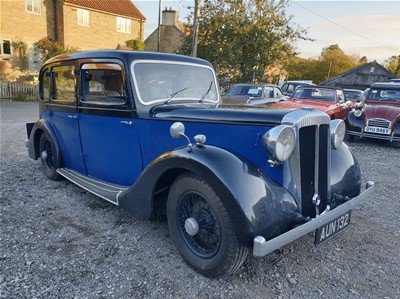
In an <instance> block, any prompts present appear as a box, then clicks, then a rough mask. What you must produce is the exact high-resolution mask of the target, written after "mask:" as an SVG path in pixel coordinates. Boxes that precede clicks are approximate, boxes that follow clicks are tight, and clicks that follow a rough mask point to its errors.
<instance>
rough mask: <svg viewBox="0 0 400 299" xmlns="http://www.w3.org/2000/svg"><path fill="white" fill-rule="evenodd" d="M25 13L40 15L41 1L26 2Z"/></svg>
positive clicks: (27, 0) (30, 0)
mask: <svg viewBox="0 0 400 299" xmlns="http://www.w3.org/2000/svg"><path fill="white" fill-rule="evenodd" d="M25 3H26V11H27V12H29V13H33V14H36V15H41V14H42V1H41V0H26V2H25Z"/></svg>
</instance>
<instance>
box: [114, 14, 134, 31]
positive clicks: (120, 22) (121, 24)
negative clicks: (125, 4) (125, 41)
mask: <svg viewBox="0 0 400 299" xmlns="http://www.w3.org/2000/svg"><path fill="white" fill-rule="evenodd" d="M131 27H132V23H131V20H130V19H125V18H121V17H117V31H118V32H124V33H131Z"/></svg>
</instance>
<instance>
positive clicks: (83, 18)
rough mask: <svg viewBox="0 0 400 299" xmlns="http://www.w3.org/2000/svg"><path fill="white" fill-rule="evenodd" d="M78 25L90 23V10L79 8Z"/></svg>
mask: <svg viewBox="0 0 400 299" xmlns="http://www.w3.org/2000/svg"><path fill="white" fill-rule="evenodd" d="M78 25H81V26H89V25H90V11H88V10H86V9H80V8H78Z"/></svg>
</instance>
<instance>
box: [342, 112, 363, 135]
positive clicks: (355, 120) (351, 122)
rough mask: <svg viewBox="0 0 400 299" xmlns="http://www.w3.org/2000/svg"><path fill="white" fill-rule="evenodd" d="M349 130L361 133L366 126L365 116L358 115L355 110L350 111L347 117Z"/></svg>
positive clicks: (346, 121)
mask: <svg viewBox="0 0 400 299" xmlns="http://www.w3.org/2000/svg"><path fill="white" fill-rule="evenodd" d="M345 123H346V129H347V131H352V132H357V133H361V131H362V129H363V127H364V117H356V116H355V115H354V111H350V113H349V114H348V115H347V118H346V119H345Z"/></svg>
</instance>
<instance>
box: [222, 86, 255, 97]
mask: <svg viewBox="0 0 400 299" xmlns="http://www.w3.org/2000/svg"><path fill="white" fill-rule="evenodd" d="M227 95H228V96H249V97H261V95H262V87H261V86H254V85H235V86H233V87H232V88H231V89H230V90H229V91H228V93H227Z"/></svg>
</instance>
